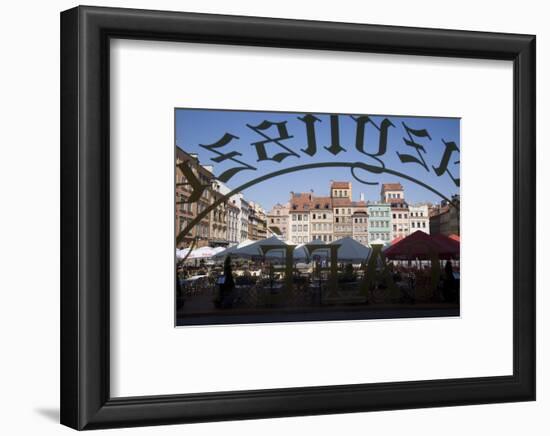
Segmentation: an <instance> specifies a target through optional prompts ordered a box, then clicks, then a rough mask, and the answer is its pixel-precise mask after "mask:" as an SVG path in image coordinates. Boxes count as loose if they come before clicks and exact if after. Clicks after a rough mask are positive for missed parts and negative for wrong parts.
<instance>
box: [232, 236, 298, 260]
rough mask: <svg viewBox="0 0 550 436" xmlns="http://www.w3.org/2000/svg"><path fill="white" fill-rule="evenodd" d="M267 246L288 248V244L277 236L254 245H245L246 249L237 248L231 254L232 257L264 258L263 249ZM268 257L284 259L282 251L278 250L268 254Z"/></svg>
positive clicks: (256, 242) (255, 242)
mask: <svg viewBox="0 0 550 436" xmlns="http://www.w3.org/2000/svg"><path fill="white" fill-rule="evenodd" d="M266 245H277V246H280V247H281V248H285V247H286V246H287V243H286V242H285V241H282V240H281V239H279V238H278V237H277V236H272V237H271V238H267V239H261V240H259V241H254V242H253V243H252V244H248V245H245V246H244V247H241V248H237V249H236V250H234V251H233V252H232V253H231V255H232V256H235V257H254V256H263V251H262V248H261V247H262V246H266ZM266 256H267V257H279V258H282V257H283V254H282V251H281V250H277V251H270V252H268V253H267V255H266Z"/></svg>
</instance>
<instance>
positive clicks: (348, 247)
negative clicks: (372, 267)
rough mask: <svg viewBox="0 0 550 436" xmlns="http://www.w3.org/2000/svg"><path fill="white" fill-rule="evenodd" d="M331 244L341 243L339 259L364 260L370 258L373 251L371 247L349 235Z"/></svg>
mask: <svg viewBox="0 0 550 436" xmlns="http://www.w3.org/2000/svg"><path fill="white" fill-rule="evenodd" d="M331 245H340V247H339V248H338V260H348V261H352V262H363V261H365V260H367V259H368V257H369V256H370V254H371V252H372V249H371V248H369V247H367V246H365V245H363V244H361V243H360V242H357V241H356V240H355V239H353V238H351V237H349V236H347V237H345V238H342V239H338V240H337V241H333V242H331Z"/></svg>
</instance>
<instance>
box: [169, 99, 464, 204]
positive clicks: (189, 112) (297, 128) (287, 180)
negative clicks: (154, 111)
mask: <svg viewBox="0 0 550 436" xmlns="http://www.w3.org/2000/svg"><path fill="white" fill-rule="evenodd" d="M305 114H306V113H300V112H290V113H285V112H262V111H257V112H252V111H225V110H204V109H176V132H175V134H176V145H178V146H179V147H180V148H182V149H183V150H185V151H186V152H188V153H197V154H198V156H199V159H200V162H201V163H202V164H203V165H212V166H213V167H214V174H215V175H220V174H221V173H222V172H224V171H225V170H227V169H229V168H233V167H235V166H238V164H236V163H235V162H231V161H229V160H226V161H224V162H220V163H216V162H214V161H212V158H215V157H216V155H215V154H214V153H212V152H211V151H210V150H207V149H205V148H203V147H201V146H200V144H203V145H208V144H213V143H215V142H217V141H219V140H220V139H221V138H222V137H223V136H224V135H225V134H226V133H229V134H231V135H233V136H236V137H238V139H233V140H231V141H230V142H229V143H228V144H227V145H225V146H224V147H223V148H219V149H217V150H219V151H220V152H223V153H229V152H232V151H236V152H239V153H242V156H238V157H236V158H237V159H240V160H242V161H243V162H246V163H247V164H249V165H252V166H254V167H255V168H256V169H257V170H256V171H251V170H244V171H240V172H238V173H236V174H235V175H234V176H233V177H232V178H231V179H230V180H228V181H227V183H226V184H227V185H228V186H229V187H230V188H232V189H233V188H236V187H238V186H240V185H241V184H243V183H246V182H248V181H250V180H251V179H253V178H256V177H259V176H261V175H264V174H268V173H271V172H273V171H277V170H281V169H283V168H290V167H295V166H299V165H305V164H315V163H322V162H343V163H344V162H364V163H367V164H372V165H377V166H378V163H377V162H376V161H374V160H373V159H372V158H371V157H369V156H366V155H365V154H362V153H360V152H359V151H358V150H357V149H356V146H355V145H356V129H357V123H356V121H355V120H354V119H353V118H352V117H351V116H350V115H344V114H339V116H338V123H339V134H340V135H339V136H340V145H341V146H342V147H343V148H345V149H346V151H341V152H340V153H338V154H337V155H333V154H332V153H330V152H329V151H328V150H326V149H325V146H330V145H331V121H330V114H318V113H312V115H314V116H315V117H316V118H318V119H319V120H320V121H318V122H316V123H315V133H316V140H317V151H316V153H315V155H314V156H309V155H308V154H306V153H304V152H303V151H301V150H303V149H306V147H307V145H308V142H307V134H306V125H305V123H304V122H302V121H300V120H299V119H298V117H303V116H304V115H305ZM367 115H369V116H370V117H371V119H372V120H373V121H374V122H375V123H376V124H377V125H378V126H380V123H381V122H382V120H383V119H384V118H387V119H388V120H390V121H391V123H392V124H393V125H394V126H395V127H390V128H389V130H388V141H387V145H388V148H387V151H386V153H385V154H384V155H383V156H380V158H381V159H382V160H383V162H384V164H385V166H386V168H390V169H392V170H396V171H399V172H401V173H404V174H407V175H409V176H411V177H414V178H416V179H419V180H421V181H423V182H424V183H426V184H428V185H430V186H432V187H433V188H435V189H436V190H438V191H439V192H441V193H442V194H443V195H445V196H447V197H451V196H452V195H453V194H456V193H458V192H459V188H458V187H457V186H456V185H455V183H454V182H453V180H452V179H451V177H450V176H449V174H448V173H443V174H442V175H441V176H437V175H436V174H435V171H434V170H433V168H432V166H435V167H438V166H439V165H440V162H441V160H442V157H443V155H444V151H445V144H444V143H443V141H446V142H450V141H454V142H455V143H456V145H457V146H458V148H460V120H459V119H457V118H433V117H403V116H391V115H382V116H380V115H370V114H367ZM354 116H356V115H355V114H354ZM266 120H267V121H269V122H272V123H280V122H284V121H286V124H285V127H286V129H287V131H288V135H290V136H292V138H290V139H285V140H281V141H280V143H281V144H283V145H284V146H286V147H288V148H289V149H291V150H292V151H293V152H294V153H296V154H297V155H298V156H294V155H290V156H288V157H286V158H285V159H283V160H282V161H281V162H275V161H267V160H264V161H261V162H258V155H257V152H256V147H255V146H254V145H253V143H256V142H258V141H264V140H265V138H264V137H262V136H261V135H260V134H259V133H258V132H256V131H254V130H253V129H252V128H250V127H248V126H247V124H248V125H250V126H258V125H259V124H260V123H262V122H263V121H266ZM403 123H405V125H407V126H408V127H409V128H410V129H416V130H420V129H425V130H427V131H428V133H429V135H430V137H431V140H430V138H428V137H416V136H413V138H412V139H413V140H414V141H415V142H417V143H419V144H422V145H423V146H424V148H425V150H426V154H423V155H422V156H423V157H424V160H425V161H426V164H427V166H428V168H429V171H426V169H425V168H424V167H423V166H421V165H419V164H417V163H415V162H407V163H403V162H401V160H400V159H399V157H398V155H397V153H401V154H408V155H412V156H415V157H418V155H417V152H416V151H415V149H414V148H413V147H410V146H407V145H406V144H405V141H404V139H403V138H406V139H410V138H409V136H408V134H407V132H406V130H405V128H404V125H403ZM262 132H263V133H264V134H266V135H268V136H269V137H271V138H276V137H277V135H278V129H277V127H276V126H274V125H273V126H270V127H269V128H268V129H266V130H262ZM379 136H380V135H379V131H378V129H376V128H375V127H374V126H373V125H371V124H367V125H366V127H365V137H364V142H363V144H364V150H365V151H366V152H368V153H375V152H376V151H377V150H378V143H379ZM265 149H266V151H267V154H268V156H269V157H271V156H273V155H275V154H277V153H280V152H285V153H286V152H287V151H286V150H284V149H283V148H281V147H279V146H278V145H276V144H273V143H267V144H265ZM459 159H460V156H459V153H458V152H456V151H455V152H453V153H452V155H451V159H450V163H449V166H448V168H449V171H450V173H451V175H452V176H453V177H455V178H459V177H460V172H459V164H455V162H456V161H458V160H459ZM356 175H357V176H358V177H359V178H361V179H365V180H368V181H369V182H378V183H379V184H378V185H374V186H373V185H366V184H363V183H361V182H359V181H358V180H356V179H355V178H354V177H353V176H352V174H351V172H350V168H340V167H331V168H315V169H309V170H302V171H299V172H292V173H288V174H285V175H282V176H279V177H275V178H272V179H269V180H266V181H264V182H262V183H259V184H257V185H255V186H252V187H250V188H248V189H246V190H244V191H243V193H244V195H245V197H246V198H247V199H249V200H253V201H257V202H259V203H260V204H261V205H262V206H263V207H264V208H265V209H267V210H269V209H270V208H271V207H272V206H273V205H274V204H276V203H285V202H287V201H288V199H289V196H290V191H294V192H307V191H310V190H313V191H314V193H315V195H319V196H321V195H328V194H329V185H330V181H331V180H338V181H351V182H352V190H353V197H354V200H358V199H359V194H360V193H364V195H365V199H367V200H378V199H379V197H380V184H381V183H393V182H400V183H401V184H402V185H403V187H404V189H405V198H406V199H407V201H408V202H409V203H417V202H432V203H437V202H439V201H440V200H441V198H440V197H438V196H437V195H436V194H434V193H433V192H431V191H429V190H427V189H425V188H424V187H422V186H419V185H417V184H416V183H414V182H411V181H409V180H406V179H403V178H400V177H397V176H394V175H390V174H384V173H382V174H372V173H367V172H366V171H362V170H359V171H358V172H356Z"/></svg>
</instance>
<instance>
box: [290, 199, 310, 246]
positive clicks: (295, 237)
mask: <svg viewBox="0 0 550 436" xmlns="http://www.w3.org/2000/svg"><path fill="white" fill-rule="evenodd" d="M312 196H313V194H312V193H311V192H301V193H294V192H291V197H290V205H289V210H288V215H289V223H288V229H289V232H288V239H289V241H290V242H292V243H293V244H304V243H306V242H310V241H311V225H310V220H309V214H310V205H311V198H312Z"/></svg>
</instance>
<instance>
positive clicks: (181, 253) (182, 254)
mask: <svg viewBox="0 0 550 436" xmlns="http://www.w3.org/2000/svg"><path fill="white" fill-rule="evenodd" d="M187 253H189V248H182V249H181V250H180V249H179V248H176V258H177V259H183V258H185V256H187Z"/></svg>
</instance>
